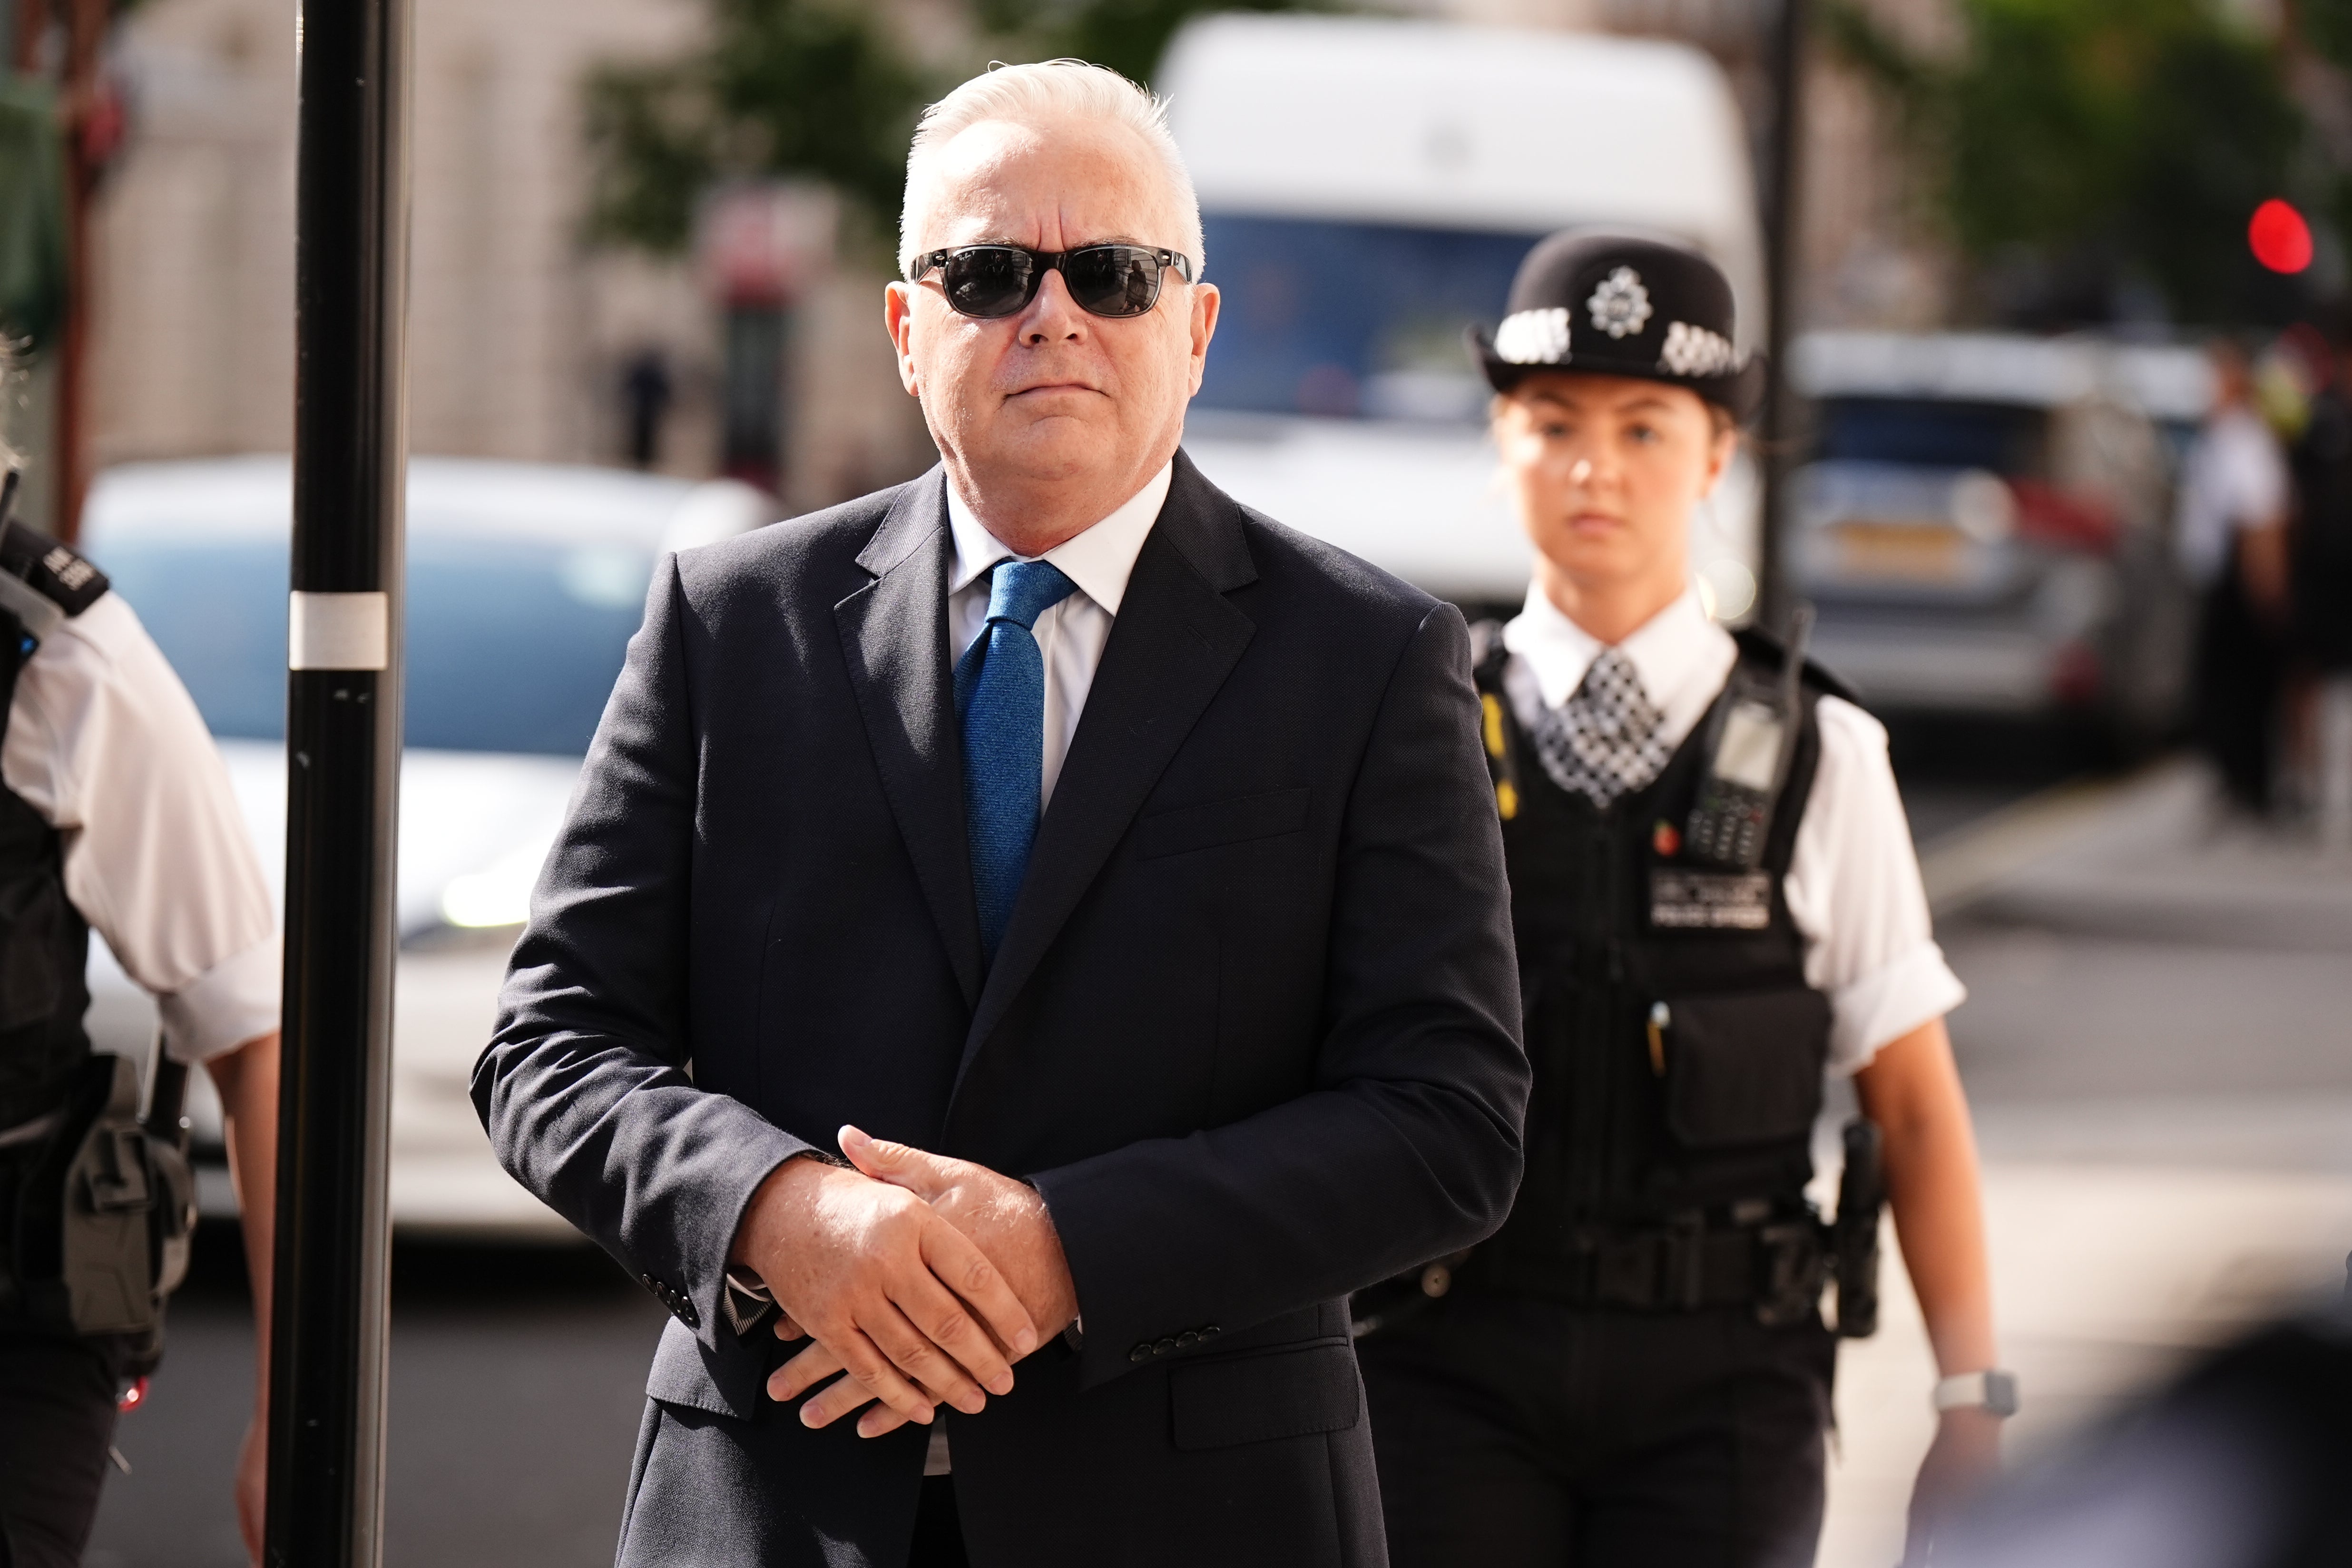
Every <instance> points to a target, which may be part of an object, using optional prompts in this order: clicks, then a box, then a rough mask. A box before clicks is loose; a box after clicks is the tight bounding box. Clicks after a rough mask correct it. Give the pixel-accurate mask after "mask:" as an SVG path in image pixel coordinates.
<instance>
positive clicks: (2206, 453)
mask: <svg viewBox="0 0 2352 1568" xmlns="http://www.w3.org/2000/svg"><path fill="white" fill-rule="evenodd" d="M2293 482H2294V481H2293V480H2292V479H2291V478H2290V477H2289V476H2288V473H2287V467H2286V457H2285V454H2284V453H2283V452H2281V451H2280V450H2279V443H2278V437H2275V436H2273V435H2272V434H2271V427H2270V426H2268V425H2265V424H2263V418H2262V416H2261V415H2259V414H2256V413H2255V412H2254V411H2253V410H2252V409H2251V408H2245V407H2234V408H2224V409H2222V410H2221V411H2220V412H2219V413H2217V414H2215V415H2214V416H2212V417H2211V418H2210V419H2208V420H2206V422H2205V427H2204V428H2203V429H2201V430H2200V431H2199V432H2198V433H2197V440H2196V442H2195V444H2194V445H2192V446H2191V447H2189V457H2188V460H2187V461H2186V462H2184V463H2183V464H2182V465H2181V473H2180V516H2179V529H2178V530H2177V531H2176V532H2175V535H2174V537H2175V539H2176V541H2177V547H2178V549H2179V552H2180V565H2181V569H2182V570H2183V571H2184V572H2186V573H2187V574H2189V581H2190V582H2191V583H2194V584H2196V585H2197V586H2199V587H2200V588H2202V587H2205V586H2207V585H2209V584H2211V583H2212V582H2213V580H2214V579H2215V578H2217V577H2219V576H2221V569H2222V568H2223V567H2224V566H2225V565H2227V564H2228V563H2229V556H2230V551H2231V548H2232V546H2234V545H2235V543H2236V542H2237V538H2238V535H2239V533H2240V532H2242V531H2244V530H2246V529H2250V528H2262V527H2265V526H2268V525H2271V524H2274V523H2279V522H2283V521H2285V520H2286V511H2287V504H2288V501H2289V500H2290V497H2289V494H2288V492H2289V489H2291V487H2292V485H2293Z"/></svg>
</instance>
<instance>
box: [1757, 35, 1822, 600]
mask: <svg viewBox="0 0 2352 1568" xmlns="http://www.w3.org/2000/svg"><path fill="white" fill-rule="evenodd" d="M1810 9H1811V5H1810V3H1809V0H1780V15H1779V16H1777V17H1776V18H1775V19H1774V24H1773V28H1772V49H1771V68H1772V133H1771V138H1770V140H1769V142H1768V144H1767V148H1766V167H1765V179H1766V181H1767V182H1768V183H1767V184H1766V187H1765V193H1764V247H1765V251H1764V308H1765V312H1766V321H1765V323H1764V352H1765V353H1767V354H1768V355H1769V356H1770V365H1769V369H1770V372H1771V377H1770V380H1769V383H1768V384H1767V385H1766V387H1765V392H1764V417H1763V419H1762V421H1761V425H1762V430H1761V435H1762V440H1761V442H1760V444H1759V458H1761V461H1760V462H1759V464H1758V465H1757V466H1758V468H1759V469H1760V470H1761V477H1762V479H1763V484H1764V511H1763V518H1762V526H1761V527H1760V529H1759V537H1758V540H1757V563H1756V564H1757V574H1756V578H1757V592H1756V605H1757V614H1756V624H1757V625H1759V626H1763V627H1764V628H1766V629H1767V630H1769V631H1774V632H1778V631H1779V630H1780V628H1781V627H1783V626H1787V625H1788V623H1789V612H1790V608H1791V606H1790V603H1789V581H1788V571H1787V566H1786V563H1785V561H1784V560H1783V557H1784V555H1785V553H1786V543H1787V538H1788V501H1787V490H1788V483H1787V480H1788V476H1789V469H1790V467H1791V466H1792V465H1791V462H1790V459H1791V458H1793V457H1794V455H1795V454H1794V453H1792V452H1791V451H1790V446H1791V444H1792V443H1793V441H1794V439H1795V436H1796V429H1797V419H1796V412H1797V411H1796V395H1795V393H1794V391H1793V390H1792V389H1791V388H1790V384H1789V342H1790V337H1791V335H1792V334H1791V333H1790V316H1792V315H1793V314H1794V313H1795V310H1796V269H1797V247H1798V243H1799V237H1800V234H1801V228H1802V224H1801V211H1802V208H1801V196H1802V195H1803V193H1802V191H1801V188H1800V185H1799V167H1800V165H1801V163H1802V162H1803V152H1804V132H1805V118H1804V112H1803V111H1804V97H1805V36H1806V21H1807V13H1808V12H1809V10H1810Z"/></svg>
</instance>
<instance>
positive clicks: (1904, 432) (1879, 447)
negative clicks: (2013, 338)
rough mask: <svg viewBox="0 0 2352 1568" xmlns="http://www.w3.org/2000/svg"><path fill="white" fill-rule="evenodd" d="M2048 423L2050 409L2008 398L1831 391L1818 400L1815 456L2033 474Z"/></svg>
mask: <svg viewBox="0 0 2352 1568" xmlns="http://www.w3.org/2000/svg"><path fill="white" fill-rule="evenodd" d="M2049 426H2050V415H2049V411H2048V410H2046V409H2042V408H2030V407H2024V406H2021V405H2017V404H2013V403H1958V402H1951V401H1947V400H1945V399H1941V398H1924V397H1922V398H1904V397H1833V398H1829V399H1826V400H1825V401H1823V402H1822V405H1821V451H1820V455H1821V456H1822V457H1823V458H1832V459H1842V460H1844V461H1848V462H1857V463H1899V464H1903V465H1906V466H1908V467H1911V468H1990V470H1992V471H1993V472H1994V473H1996V474H2006V475H2009V476H2011V477H2012V478H2031V477H2032V476H2033V475H2035V474H2037V473H2039V472H2040V471H2041V468H2042V441H2043V437H2045V435H2046V434H2047V432H2048V430H2049Z"/></svg>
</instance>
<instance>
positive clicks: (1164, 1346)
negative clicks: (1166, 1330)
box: [1151, 1340, 1176, 1355]
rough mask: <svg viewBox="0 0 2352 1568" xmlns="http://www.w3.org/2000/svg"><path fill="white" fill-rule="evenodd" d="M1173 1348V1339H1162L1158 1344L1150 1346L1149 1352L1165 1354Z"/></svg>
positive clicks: (1174, 1343) (1174, 1344)
mask: <svg viewBox="0 0 2352 1568" xmlns="http://www.w3.org/2000/svg"><path fill="white" fill-rule="evenodd" d="M1175 1348H1176V1342H1175V1341H1174V1340H1162V1341H1160V1342H1159V1343H1158V1344H1156V1345H1154V1346H1152V1347H1151V1353H1152V1354H1153V1355H1166V1354H1167V1353H1168V1352H1170V1351H1172V1350H1174V1349H1175Z"/></svg>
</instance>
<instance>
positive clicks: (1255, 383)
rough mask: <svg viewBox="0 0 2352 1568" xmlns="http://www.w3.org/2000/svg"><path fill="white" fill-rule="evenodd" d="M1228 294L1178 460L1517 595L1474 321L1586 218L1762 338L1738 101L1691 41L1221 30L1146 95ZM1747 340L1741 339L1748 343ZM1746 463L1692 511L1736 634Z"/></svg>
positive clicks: (1272, 25)
mask: <svg viewBox="0 0 2352 1568" xmlns="http://www.w3.org/2000/svg"><path fill="white" fill-rule="evenodd" d="M1156 80H1157V81H1158V82H1159V84H1160V87H1161V88H1162V89H1164V90H1165V91H1166V92H1167V94H1168V95H1169V99H1170V101H1171V122H1172V124H1173V127H1174V130H1175V133H1176V140H1177V142H1179V143H1180V144H1181V146H1182V148H1183V151H1184V156H1185V161H1186V163H1188V164H1189V165H1190V167H1191V169H1192V179H1193V182H1194V184H1195V185H1196V187H1197V188H1198V190H1199V193H1200V198H1201V208H1202V223H1203V226H1204V227H1205V229H1206V242H1207V250H1208V256H1207V263H1208V268H1207V277H1208V278H1209V279H1210V280H1211V281H1213V282H1214V283H1216V284H1217V286H1218V287H1219V288H1220V289H1222V290H1223V295H1224V314H1223V321H1221V322H1220V324H1219V326H1218V330H1217V336H1216V340H1215V342H1213V343H1212V344H1211V346H1210V349H1209V363H1208V370H1207V376H1206V380H1205V382H1204V383H1203V384H1202V388H1201V393H1200V395H1199V396H1198V397H1197V398H1195V399H1194V400H1193V403H1192V414H1191V416H1190V417H1189V419H1188V420H1187V422H1186V427H1185V448H1186V450H1188V451H1189V452H1191V453H1192V457H1193V458H1194V460H1196V461H1197V462H1198V463H1199V464H1200V465H1201V468H1202V471H1203V472H1204V473H1206V474H1207V475H1208V476H1209V478H1210V479H1213V480H1215V481H1216V482H1217V483H1218V484H1220V485H1222V486H1223V487H1224V488H1225V489H1227V490H1228V491H1230V492H1231V493H1232V494H1233V495H1234V496H1235V497H1236V498H1238V499H1239V500H1243V501H1245V502H1247V503H1249V504H1250V505H1253V506H1255V507H1258V508H1260V509H1262V510H1265V511H1266V512H1268V513H1269V514H1271V515H1272V516H1274V517H1276V518H1279V519H1280V520H1281V521H1284V522H1286V523H1289V524H1291V525H1292V526H1294V527H1297V528H1299V529H1302V530H1304V531H1307V532H1308V533H1312V534H1315V535H1317V536H1318V537H1320V538H1323V539H1326V540H1328V541H1330V542H1332V543H1335V544H1338V545H1340V546H1341V547H1343V548H1345V549H1348V550H1350V551H1353V552H1355V553H1357V554H1359V555H1361V556H1363V557H1365V558H1366V559H1368V560H1370V561H1371V562H1373V563H1376V564H1378V565H1381V566H1384V567H1386V568H1388V569H1389V570H1390V571H1391V572H1394V573H1396V574H1398V575H1399V576H1402V577H1404V578H1406V579H1407V580H1408V581H1411V582H1412V583H1415V584H1419V585H1420V586H1422V587H1423V588H1426V589H1428V590H1429V591H1430V592H1432V593H1434V594H1438V595H1444V596H1445V597H1447V598H1451V599H1454V600H1455V601H1457V602H1460V603H1463V604H1465V605H1472V606H1480V607H1501V606H1504V605H1510V604H1513V603H1515V602H1516V601H1517V600H1518V599H1519V598H1520V596H1521V595H1524V594H1525V592H1526V590H1527V583H1528V572H1529V555H1528V545H1527V542H1526V540H1525V539H1524V538H1523V537H1522V535H1521V534H1520V532H1519V530H1518V527H1517V523H1516V521H1514V519H1513V514H1512V512H1511V510H1510V507H1509V505H1508V504H1507V501H1506V500H1505V498H1504V497H1503V496H1502V494H1501V493H1500V492H1499V490H1498V489H1497V487H1496V482H1495V480H1496V458H1495V454H1494V451H1493V448H1492V447H1491V446H1490V445H1489V444H1488V442H1487V440H1486V431H1485V422H1486V405H1487V400H1488V390H1487V387H1486V382H1485V380H1484V379H1483V378H1482V377H1481V376H1480V375H1479V374H1478V373H1477V371H1476V369H1475V367H1474V366H1473V364H1472V363H1471V361H1470V359H1469V357H1468V355H1467V354H1466V353H1465V350H1464V347H1463V341H1462V334H1463V329H1464V328H1465V326H1467V325H1469V324H1470V323H1472V322H1481V323H1484V324H1486V325H1488V326H1492V325H1493V324H1494V323H1495V322H1496V321H1499V320H1501V318H1502V315H1503V310H1504V304H1505V300H1506V298H1507V295H1508V293H1509V290H1510V282H1511V275H1512V273H1513V272H1514V271H1515V270H1516V269H1517V266H1518V263H1519V260H1520V258H1522V257H1524V256H1525V255H1526V254H1527V252H1528V249H1529V247H1532V246H1533V245H1534V244H1535V242H1536V241H1537V240H1538V239H1539V238H1541V237H1543V236H1545V235H1546V234H1549V233H1550V232H1552V231H1554V230H1556V229H1560V228H1565V227H1569V226H1575V225H1580V224H1609V225H1615V226H1633V227H1639V228H1643V229H1649V230H1654V231H1661V232H1664V233H1665V234H1667V235H1670V236H1672V237H1676V238H1679V239H1682V240H1684V241H1685V242H1687V243H1691V244H1694V245H1696V246H1698V247H1700V248H1701V249H1704V250H1706V252H1707V253H1708V254H1709V255H1711V256H1713V257H1714V258H1715V259H1716V260H1717V262H1719V263H1720V264H1721V265H1722V266H1723V267H1724V268H1725V270H1726V271H1727V273H1728V274H1729V276H1730V278H1731V279H1732V282H1733V287H1734V289H1736V291H1737V293H1738V300H1739V318H1740V327H1741V331H1742V333H1743V336H1744V337H1746V338H1748V340H1749V341H1751V342H1752V341H1755V340H1760V338H1761V335H1762V327H1763V319H1762V305H1763V288H1762V281H1761V280H1762V268H1761V263H1760V261H1759V257H1760V255H1761V251H1760V247H1759V240H1758V237H1757V226H1756V199H1755V194H1754V189H1753V185H1752V182H1751V179H1750V175H1749V171H1748V151H1747V141H1746V136H1745V132H1743V130H1742V128H1741V121H1740V116H1739V110H1738V104H1737V103H1736V101H1735V100H1734V99H1733V97H1732V93H1731V89H1730V85H1729V83H1728V82H1727V80H1726V79H1725V77H1724V75H1723V72H1722V71H1721V69H1720V68H1717V66H1716V65H1715V64H1714V62H1713V61H1711V60H1710V59H1709V58H1707V57H1706V55H1704V54H1702V53H1700V52H1699V51H1697V50H1696V49H1692V48H1687V47H1683V46H1681V45H1677V44H1669V43H1660V42H1653V41H1645V40H1636V39H1629V38H1612V37H1597V36H1592V35H1581V36H1579V35H1569V34H1559V33H1537V32H1518V31H1512V30H1508V29H1504V28H1496V27H1471V26H1454V25H1450V24H1445V23H1440V22H1428V21H1414V20H1403V19H1396V18H1384V17H1371V16H1246V15H1227V16H1211V17H1208V18H1205V19H1203V20H1201V21H1196V22H1193V23H1192V24H1190V25H1188V26H1186V27H1185V28H1184V29H1183V31H1182V32H1181V33H1180V34H1178V35H1177V37H1176V38H1175V40H1174V42H1173V43H1172V44H1171V46H1170V48H1169V52H1168V56H1167V58H1166V60H1165V61H1164V62H1163V63H1162V65H1161V68H1160V72H1159V75H1158V76H1157V78H1156ZM1743 346H1747V345H1746V344H1743ZM1757 510H1758V490H1757V487H1756V480H1755V476H1754V470H1753V469H1752V468H1750V467H1748V465H1747V464H1746V463H1745V462H1743V463H1742V464H1741V465H1740V466H1739V467H1738V470H1737V471H1736V472H1735V473H1734V475H1733V476H1732V477H1731V479H1729V481H1728V482H1727V485H1726V487H1725V489H1724V491H1723V493H1721V494H1720V495H1719V496H1718V497H1717V500H1716V501H1715V502H1714V503H1713V504H1712V505H1710V506H1709V507H1707V508H1705V509H1702V510H1701V512H1700V514H1699V515H1698V516H1696V517H1695V518H1694V519H1693V544H1694V560H1695V562H1696V569H1697V571H1698V573H1699V574H1700V578H1701V580H1702V582H1704V583H1706V584H1708V591H1709V592H1711V593H1712V594H1713V595H1714V596H1715V599H1716V604H1717V609H1718V611H1719V612H1720V613H1721V614H1722V615H1723V616H1725V617H1726V618H1736V617H1738V616H1741V615H1744V614H1745V613H1746V612H1747V610H1748V606H1749V605H1750V604H1751V603H1752V601H1753V599H1754V597H1755V574H1754V566H1755V563H1756V556H1755V548H1756V544H1755V542H1756V538H1757V528H1756V519H1757Z"/></svg>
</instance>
